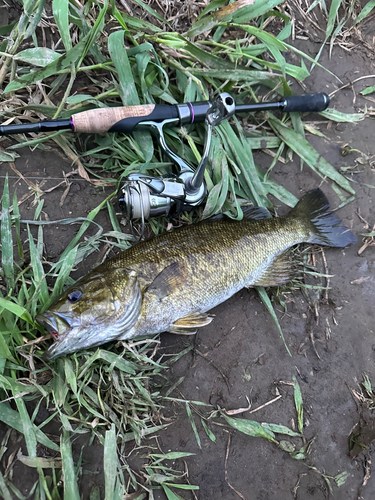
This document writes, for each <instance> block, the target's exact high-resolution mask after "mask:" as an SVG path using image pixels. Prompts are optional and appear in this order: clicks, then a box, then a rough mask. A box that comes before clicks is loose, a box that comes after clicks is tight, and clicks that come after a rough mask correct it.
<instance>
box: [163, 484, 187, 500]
mask: <svg viewBox="0 0 375 500" xmlns="http://www.w3.org/2000/svg"><path fill="white" fill-rule="evenodd" d="M161 487H162V488H163V490H164V493H165V494H166V495H167V498H168V500H183V498H181V497H180V496H179V495H176V493H174V492H173V491H172V490H170V489H169V488H168V486H166V485H165V484H162V485H161Z"/></svg>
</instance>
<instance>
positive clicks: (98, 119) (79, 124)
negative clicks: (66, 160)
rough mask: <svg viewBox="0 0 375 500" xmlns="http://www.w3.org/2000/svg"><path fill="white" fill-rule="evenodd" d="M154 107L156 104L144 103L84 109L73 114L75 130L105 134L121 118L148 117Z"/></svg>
mask: <svg viewBox="0 0 375 500" xmlns="http://www.w3.org/2000/svg"><path fill="white" fill-rule="evenodd" d="M154 108H155V105H154V104H144V105H143V106H123V107H116V108H96V109H90V110H88V111H82V112H81V113H77V114H76V115H73V116H72V122H73V127H74V132H84V133H96V134H105V133H106V132H108V130H109V129H110V128H111V127H113V125H114V124H115V123H117V122H119V121H120V120H124V119H125V118H138V117H143V116H144V117H146V116H148V115H150V114H151V113H152V112H153V110H154Z"/></svg>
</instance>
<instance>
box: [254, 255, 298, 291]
mask: <svg viewBox="0 0 375 500" xmlns="http://www.w3.org/2000/svg"><path fill="white" fill-rule="evenodd" d="M297 274H298V270H297V265H296V261H295V260H293V259H292V258H291V252H290V250H287V251H286V252H284V253H282V254H280V255H278V256H277V257H276V258H275V259H274V260H273V262H272V263H271V264H270V265H269V267H268V268H267V269H266V270H265V271H264V273H263V274H262V275H261V276H260V277H259V278H258V279H257V281H256V282H255V283H254V284H253V285H252V286H277V285H285V284H286V283H288V282H289V281H290V280H291V279H293V278H294V277H295V276H296V275H297Z"/></svg>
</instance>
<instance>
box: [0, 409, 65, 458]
mask: <svg viewBox="0 0 375 500" xmlns="http://www.w3.org/2000/svg"><path fill="white" fill-rule="evenodd" d="M0 420H1V421H2V422H4V423H5V424H6V425H8V426H9V427H12V428H13V429H16V431H18V432H21V433H22V432H23V424H22V420H21V416H20V414H19V413H18V412H17V411H15V410H12V409H11V408H10V407H9V405H8V404H7V403H4V402H1V401H0ZM34 430H35V436H36V439H37V440H38V441H39V443H41V444H42V445H43V446H46V447H47V448H50V449H51V450H54V451H59V447H58V446H57V444H55V443H54V442H53V441H51V440H50V439H49V438H48V437H47V436H46V435H45V434H44V432H42V431H41V430H40V429H39V428H38V427H37V426H35V425H34Z"/></svg>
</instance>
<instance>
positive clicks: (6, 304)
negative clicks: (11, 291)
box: [0, 297, 35, 326]
mask: <svg viewBox="0 0 375 500" xmlns="http://www.w3.org/2000/svg"><path fill="white" fill-rule="evenodd" d="M0 308H2V309H6V310H7V311H10V312H11V313H13V314H15V315H16V316H18V317H19V318H21V319H23V320H25V321H27V322H28V323H29V324H30V325H32V326H35V325H34V321H33V320H32V318H31V316H30V313H29V311H27V309H25V308H24V307H22V306H19V305H18V304H15V303H14V302H12V301H11V300H9V299H6V298H4V297H0Z"/></svg>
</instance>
